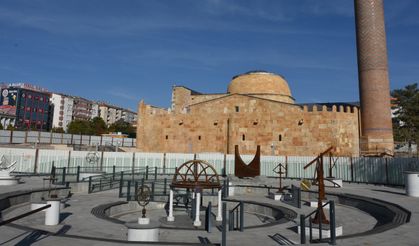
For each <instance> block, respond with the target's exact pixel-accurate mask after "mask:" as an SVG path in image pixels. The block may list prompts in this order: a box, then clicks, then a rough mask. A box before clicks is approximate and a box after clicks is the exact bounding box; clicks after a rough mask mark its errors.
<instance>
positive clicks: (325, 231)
mask: <svg viewBox="0 0 419 246" xmlns="http://www.w3.org/2000/svg"><path fill="white" fill-rule="evenodd" d="M319 232H320V229H319V225H317V224H313V227H312V237H313V239H318V238H319ZM298 234H301V227H300V226H298ZM342 235H343V226H341V225H340V226H336V236H337V237H338V236H342ZM309 236H310V227H309V226H308V224H307V225H306V238H309ZM328 237H330V228H329V225H325V224H323V225H322V238H328Z"/></svg>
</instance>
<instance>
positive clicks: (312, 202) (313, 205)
mask: <svg viewBox="0 0 419 246" xmlns="http://www.w3.org/2000/svg"><path fill="white" fill-rule="evenodd" d="M326 203H327V201H323V202H322V205H324V204H326ZM317 204H318V201H310V207H312V208H317ZM323 208H324V209H329V204H327V205H326V206H324V207H323Z"/></svg>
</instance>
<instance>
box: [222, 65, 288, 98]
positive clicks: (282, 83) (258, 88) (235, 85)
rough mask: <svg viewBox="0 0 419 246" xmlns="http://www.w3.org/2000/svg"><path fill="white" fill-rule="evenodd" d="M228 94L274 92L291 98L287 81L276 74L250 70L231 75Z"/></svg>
mask: <svg viewBox="0 0 419 246" xmlns="http://www.w3.org/2000/svg"><path fill="white" fill-rule="evenodd" d="M227 92H228V93H230V94H234V93H238V94H274V95H281V96H288V97H290V98H292V96H291V91H290V88H289V87H288V83H287V81H286V80H285V79H284V78H283V77H282V76H281V75H278V74H274V73H269V72H265V71H252V72H248V73H244V74H240V75H237V76H235V77H233V80H232V81H231V82H230V84H229V85H228V89H227Z"/></svg>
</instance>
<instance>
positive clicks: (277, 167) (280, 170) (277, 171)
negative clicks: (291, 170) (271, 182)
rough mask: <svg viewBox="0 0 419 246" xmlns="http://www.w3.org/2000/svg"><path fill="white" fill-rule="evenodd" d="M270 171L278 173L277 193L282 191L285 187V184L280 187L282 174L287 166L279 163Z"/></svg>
mask: <svg viewBox="0 0 419 246" xmlns="http://www.w3.org/2000/svg"><path fill="white" fill-rule="evenodd" d="M272 171H273V172H274V173H277V174H279V188H278V191H277V193H282V191H283V190H284V189H286V188H287V186H285V187H282V175H283V174H285V173H286V171H287V168H286V167H285V166H284V165H282V163H279V164H278V165H277V166H276V167H275V168H274V169H273V170H272Z"/></svg>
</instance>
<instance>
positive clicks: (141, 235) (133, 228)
mask: <svg viewBox="0 0 419 246" xmlns="http://www.w3.org/2000/svg"><path fill="white" fill-rule="evenodd" d="M141 219H143V218H141ZM139 220H140V219H139ZM125 226H126V227H128V239H127V240H128V241H146V242H157V241H159V224H158V223H157V222H156V221H149V223H148V224H138V223H137V221H135V222H128V223H126V224H125Z"/></svg>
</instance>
